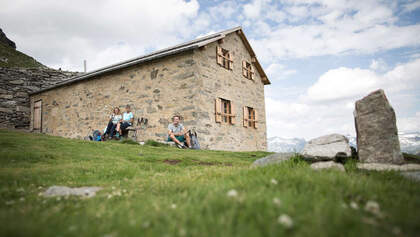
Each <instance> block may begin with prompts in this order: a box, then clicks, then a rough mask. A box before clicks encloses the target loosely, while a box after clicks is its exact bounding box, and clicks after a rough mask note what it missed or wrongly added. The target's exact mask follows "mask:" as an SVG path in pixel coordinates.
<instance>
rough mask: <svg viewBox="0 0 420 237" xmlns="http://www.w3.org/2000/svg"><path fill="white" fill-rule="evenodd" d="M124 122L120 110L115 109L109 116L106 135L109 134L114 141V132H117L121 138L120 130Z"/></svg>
mask: <svg viewBox="0 0 420 237" xmlns="http://www.w3.org/2000/svg"><path fill="white" fill-rule="evenodd" d="M121 120H122V115H121V111H120V108H118V107H115V108H114V110H113V113H112V114H111V116H109V122H108V126H107V128H106V131H105V134H108V136H109V138H110V139H112V137H113V136H114V132H115V131H117V134H116V135H117V137H119V133H118V131H119V130H120V122H121Z"/></svg>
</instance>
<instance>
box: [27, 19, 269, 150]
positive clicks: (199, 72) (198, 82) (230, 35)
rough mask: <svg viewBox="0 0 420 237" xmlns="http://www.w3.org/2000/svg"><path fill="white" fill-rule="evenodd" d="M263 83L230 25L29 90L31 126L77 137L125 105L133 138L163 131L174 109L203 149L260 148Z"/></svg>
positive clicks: (162, 136) (160, 136) (162, 135)
mask: <svg viewBox="0 0 420 237" xmlns="http://www.w3.org/2000/svg"><path fill="white" fill-rule="evenodd" d="M268 84H270V81H269V80H268V78H267V76H266V74H265V72H264V70H263V68H262V67H261V65H260V63H259V62H258V60H257V58H256V55H255V53H254V51H253V49H252V48H251V45H250V44H249V42H248V40H247V38H246V37H245V35H244V33H243V31H242V28H241V27H236V28H233V29H229V30H226V31H222V32H219V33H216V34H212V35H209V36H205V37H202V38H198V39H195V40H193V41H190V42H186V43H183V44H180V45H176V46H174V47H170V48H167V49H164V50H160V51H156V52H153V53H151V54H148V55H144V56H141V57H138V58H133V59H130V60H127V61H123V62H120V63H117V64H113V65H111V66H108V67H104V68H101V69H98V70H95V71H92V72H88V73H86V74H83V75H81V76H77V77H74V78H71V79H70V80H68V81H66V82H63V83H60V84H58V85H55V86H52V87H50V88H46V89H43V90H39V91H37V92H35V93H32V94H31V95H30V102H31V126H30V129H31V130H32V131H37V132H42V133H46V134H51V135H57V136H63V137H69V138H83V137H85V136H86V135H88V134H90V133H91V132H92V130H95V129H99V130H103V129H104V128H105V126H106V124H107V121H108V118H109V115H110V113H111V110H112V108H113V107H115V106H120V107H122V108H123V107H124V106H125V105H127V104H128V105H130V106H131V108H132V110H133V113H134V116H135V118H136V121H137V119H140V118H144V119H146V118H147V120H148V123H147V125H144V124H143V125H141V124H140V125H139V126H140V128H141V129H138V131H137V140H138V141H145V140H148V139H153V140H157V141H163V140H166V138H167V126H168V124H169V123H170V122H171V117H172V116H173V115H175V114H179V115H181V116H182V123H183V124H184V126H186V127H187V129H195V130H196V131H197V133H198V138H199V141H200V144H201V146H202V148H204V149H212V150H231V151H249V150H260V151H264V150H266V149H267V135H266V117H265V102H264V85H268Z"/></svg>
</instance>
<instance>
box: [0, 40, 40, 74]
mask: <svg viewBox="0 0 420 237" xmlns="http://www.w3.org/2000/svg"><path fill="white" fill-rule="evenodd" d="M3 57H5V58H7V62H3V61H2V60H0V67H8V68H38V67H42V66H43V65H42V64H41V63H39V62H38V61H36V60H35V59H34V58H32V57H30V56H28V55H26V54H24V53H21V52H19V51H18V50H16V49H14V48H12V47H10V46H8V45H6V44H3V43H0V58H3Z"/></svg>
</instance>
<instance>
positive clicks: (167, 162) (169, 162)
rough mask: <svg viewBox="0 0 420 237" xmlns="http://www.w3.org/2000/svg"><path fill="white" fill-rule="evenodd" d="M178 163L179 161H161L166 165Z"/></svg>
mask: <svg viewBox="0 0 420 237" xmlns="http://www.w3.org/2000/svg"><path fill="white" fill-rule="evenodd" d="M179 162H181V161H180V160H170V159H166V160H164V161H163V163H166V164H168V165H176V164H178V163H179Z"/></svg>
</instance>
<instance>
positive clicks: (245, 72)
mask: <svg viewBox="0 0 420 237" xmlns="http://www.w3.org/2000/svg"><path fill="white" fill-rule="evenodd" d="M242 75H243V76H244V77H247V75H248V73H247V70H246V61H245V60H243V61H242Z"/></svg>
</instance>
